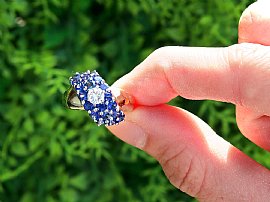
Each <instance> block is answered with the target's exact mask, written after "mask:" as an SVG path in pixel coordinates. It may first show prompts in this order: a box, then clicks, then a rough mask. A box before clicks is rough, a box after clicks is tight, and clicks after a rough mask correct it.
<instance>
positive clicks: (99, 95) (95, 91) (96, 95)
mask: <svg viewBox="0 0 270 202" xmlns="http://www.w3.org/2000/svg"><path fill="white" fill-rule="evenodd" d="M104 94H105V93H104V91H103V90H102V89H100V88H98V87H95V88H92V89H89V90H88V94H87V100H88V101H89V102H91V103H92V104H94V105H96V104H101V103H103V102H104Z"/></svg>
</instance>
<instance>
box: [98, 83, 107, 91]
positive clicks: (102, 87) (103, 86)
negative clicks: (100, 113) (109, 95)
mask: <svg viewBox="0 0 270 202" xmlns="http://www.w3.org/2000/svg"><path fill="white" fill-rule="evenodd" d="M100 88H101V89H102V90H106V89H107V88H108V86H107V85H106V84H101V85H100Z"/></svg>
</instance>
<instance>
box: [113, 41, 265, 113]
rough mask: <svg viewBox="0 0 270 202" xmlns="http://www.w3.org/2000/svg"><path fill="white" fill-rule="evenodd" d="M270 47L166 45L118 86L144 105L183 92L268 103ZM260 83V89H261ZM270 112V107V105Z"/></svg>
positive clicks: (262, 106)
mask: <svg viewBox="0 0 270 202" xmlns="http://www.w3.org/2000/svg"><path fill="white" fill-rule="evenodd" d="M269 50H270V49H269V47H267V46H262V45H257V44H237V45H233V46H230V47H225V48H202V47H199V48H195V47H163V48H160V49H158V50H156V51H154V52H153V53H152V54H151V55H150V56H149V57H148V58H147V59H146V60H145V61H143V62H142V63H141V64H139V65H138V66H137V67H136V68H135V69H134V70H132V71H131V72H130V73H129V74H127V75H126V76H124V77H122V78H121V79H119V80H118V81H117V82H116V83H115V84H114V86H117V87H119V88H122V89H124V90H125V91H127V92H129V93H130V94H132V95H133V96H134V98H135V100H136V102H137V103H138V104H139V105H147V106H153V105H158V104H162V103H166V102H168V101H170V100H171V99H172V98H174V97H176V96H177V95H180V96H182V97H184V98H187V99H194V100H202V99H211V100H217V101H225V102H231V103H234V104H240V105H242V104H243V105H246V106H254V101H256V106H259V108H260V109H259V110H263V111H264V110H265V109H267V108H268V107H267V106H268V100H269V99H267V98H266V97H265V95H268V90H269V88H268V87H267V86H269V85H270V82H269V79H267V80H266V79H265V78H269V77H270V72H269V70H267V68H266V67H267V65H266V64H267V63H268V64H270V59H269V58H270V57H269V56H270V54H269V52H270V51H269ZM257 89H258V90H257ZM267 110H268V111H267V113H268V114H270V109H267Z"/></svg>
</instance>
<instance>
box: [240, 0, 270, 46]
mask: <svg viewBox="0 0 270 202" xmlns="http://www.w3.org/2000/svg"><path fill="white" fill-rule="evenodd" d="M269 9H270V1H268V0H260V1H256V2H254V3H253V4H251V5H250V6H249V7H248V8H246V9H245V11H244V12H243V13H242V15H241V17H240V20H239V28H238V30H239V34H238V35H239V38H238V41H239V43H242V42H250V43H259V44H262V45H268V44H269V43H270V38H269V37H264V36H269V34H270V30H269V26H270V12H269Z"/></svg>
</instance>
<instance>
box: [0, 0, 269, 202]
mask: <svg viewBox="0 0 270 202" xmlns="http://www.w3.org/2000/svg"><path fill="white" fill-rule="evenodd" d="M250 3H252V1H251V0H242V1H240V0H206V1H200V0H189V1H188V0H160V1H158V0H130V1H126V0H106V1H102V0H96V1H91V0H77V1H72V0H35V1H30V0H28V1H27V0H13V1H5V0H0V70H1V71H0V201H1V200H2V201H16V202H17V201H20V202H31V201H39V202H42V201H48V202H54V201H65V202H69V201H72V202H73V201H80V202H84V201H95V202H107V201H108V202H111V201H127V202H136V201H147V202H156V201H194V200H195V199H192V198H191V197H189V196H187V195H185V194H184V193H181V192H180V191H178V190H177V189H175V188H174V187H173V186H172V185H170V183H169V182H168V180H167V179H166V177H165V176H164V174H163V172H162V170H161V168H160V166H159V165H158V164H157V162H156V161H155V160H154V159H153V158H151V157H149V156H148V155H146V154H145V153H144V152H142V151H140V150H138V149H135V148H133V147H131V146H129V145H127V144H124V143H123V142H121V141H120V140H118V139H117V138H115V137H114V136H113V135H111V134H109V132H108V131H107V130H106V129H105V128H104V127H97V126H96V125H95V124H93V123H91V122H90V120H89V117H88V115H87V113H84V112H78V111H69V110H66V109H65V108H63V106H62V104H61V97H62V94H63V93H64V91H65V89H66V88H67V86H68V77H69V76H70V75H71V74H72V73H73V72H76V71H85V70H87V69H90V70H94V69H97V70H98V71H99V72H100V74H101V75H102V76H103V77H105V78H106V80H107V81H108V83H110V84H111V83H113V81H115V80H116V79H117V78H119V77H121V76H122V75H124V74H125V73H127V72H129V71H130V70H131V69H132V68H134V66H136V64H138V63H139V62H141V61H142V60H143V59H144V58H145V57H147V55H149V54H150V53H151V52H152V51H153V50H155V49H156V48H158V47H161V46H165V45H186V46H227V45H230V44H233V43H237V25H238V19H239V17H240V15H241V12H242V11H243V10H244V8H245V7H246V6H247V5H248V4H250ZM172 104H175V105H178V106H181V107H183V108H185V109H188V110H190V111H192V112H194V113H195V114H197V115H199V116H200V117H202V118H203V119H204V120H205V121H206V122H208V123H209V124H210V125H211V126H212V127H213V128H214V129H215V131H216V132H218V133H219V134H222V135H223V137H224V138H225V139H227V140H228V141H230V142H231V143H232V144H234V145H236V146H237V147H238V148H240V149H241V150H242V151H244V152H245V153H247V154H248V155H250V156H251V157H252V158H254V159H255V160H257V161H258V162H260V163H262V164H263V165H265V166H266V167H268V168H270V158H269V154H267V153H266V152H265V151H263V150H261V149H259V148H258V147H256V146H255V145H253V144H252V143H250V142H249V141H248V140H246V139H245V138H244V137H242V135H241V134H240V133H239V131H238V129H237V126H236V123H235V116H234V107H233V106H232V105H230V104H225V103H218V102H213V101H188V100H184V99H182V98H178V99H176V100H174V101H173V102H172ZM198 155H199V154H198Z"/></svg>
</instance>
